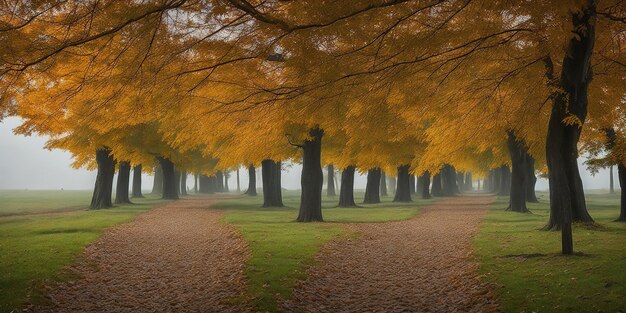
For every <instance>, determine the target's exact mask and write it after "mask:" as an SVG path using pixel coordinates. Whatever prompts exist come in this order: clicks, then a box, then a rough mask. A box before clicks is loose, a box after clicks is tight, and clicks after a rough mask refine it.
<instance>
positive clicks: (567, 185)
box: [546, 0, 596, 254]
mask: <svg viewBox="0 0 626 313" xmlns="http://www.w3.org/2000/svg"><path fill="white" fill-rule="evenodd" d="M595 11H596V2H595V0H587V1H584V2H582V3H581V8H580V10H572V13H571V14H572V24H573V25H572V26H573V27H572V32H573V34H572V36H570V38H569V42H568V45H567V48H566V51H565V56H564V57H563V63H562V64H563V65H562V67H561V78H560V80H559V82H558V85H559V86H555V87H557V88H558V90H559V91H557V92H555V93H554V94H553V95H552V113H551V114H550V121H549V123H548V136H547V140H546V159H547V163H548V175H549V184H550V221H549V222H548V225H547V226H546V227H547V228H549V229H558V228H560V229H561V248H562V253H563V254H573V253H574V245H573V240H572V221H581V222H584V223H588V224H591V223H593V219H592V218H591V216H590V215H589V213H588V212H587V206H586V204H585V197H584V191H583V186H582V180H581V179H580V173H579V172H578V163H577V158H578V147H577V145H578V140H579V138H580V134H581V131H582V125H583V124H584V122H585V119H586V117H587V104H588V87H589V83H590V81H591V78H592V70H591V56H592V53H593V46H594V43H595V16H596V12H595ZM552 69H553V66H552V64H551V60H549V59H548V58H546V76H548V81H555V80H554V78H553V75H552V71H553V70H552ZM572 117H574V118H576V119H577V122H574V123H567V124H566V123H564V119H565V118H569V119H570V120H571V118H572Z"/></svg>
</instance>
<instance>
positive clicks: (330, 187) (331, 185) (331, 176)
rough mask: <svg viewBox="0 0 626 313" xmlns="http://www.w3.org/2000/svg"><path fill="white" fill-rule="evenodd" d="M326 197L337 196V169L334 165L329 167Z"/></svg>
mask: <svg viewBox="0 0 626 313" xmlns="http://www.w3.org/2000/svg"><path fill="white" fill-rule="evenodd" d="M326 179H327V182H326V195H327V196H329V197H334V196H336V195H337V194H336V193H335V167H334V166H333V165H332V164H329V165H328V166H327V175H326Z"/></svg>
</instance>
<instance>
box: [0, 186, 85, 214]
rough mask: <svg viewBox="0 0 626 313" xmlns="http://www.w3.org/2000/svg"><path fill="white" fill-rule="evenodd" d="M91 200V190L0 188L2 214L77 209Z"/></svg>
mask: <svg viewBox="0 0 626 313" xmlns="http://www.w3.org/2000/svg"><path fill="white" fill-rule="evenodd" d="M90 200H91V191H89V190H0V216H7V215H15V214H32V213H42V212H59V211H68V210H75V209H78V208H81V207H85V204H87V205H88V204H89V201H90Z"/></svg>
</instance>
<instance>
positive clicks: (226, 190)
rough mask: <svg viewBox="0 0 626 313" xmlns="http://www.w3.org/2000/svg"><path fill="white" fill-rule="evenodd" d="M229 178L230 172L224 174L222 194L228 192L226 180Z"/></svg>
mask: <svg viewBox="0 0 626 313" xmlns="http://www.w3.org/2000/svg"><path fill="white" fill-rule="evenodd" d="M229 178H230V171H225V172H224V192H229V191H230V187H228V179H229Z"/></svg>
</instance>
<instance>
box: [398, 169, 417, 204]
mask: <svg viewBox="0 0 626 313" xmlns="http://www.w3.org/2000/svg"><path fill="white" fill-rule="evenodd" d="M409 168H410V166H409V165H407V164H405V165H401V166H399V167H398V184H397V185H396V195H395V197H394V198H393V202H411V201H412V200H411V186H413V189H415V184H411V177H415V176H413V175H411V174H410V173H409Z"/></svg>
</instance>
